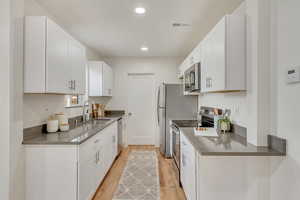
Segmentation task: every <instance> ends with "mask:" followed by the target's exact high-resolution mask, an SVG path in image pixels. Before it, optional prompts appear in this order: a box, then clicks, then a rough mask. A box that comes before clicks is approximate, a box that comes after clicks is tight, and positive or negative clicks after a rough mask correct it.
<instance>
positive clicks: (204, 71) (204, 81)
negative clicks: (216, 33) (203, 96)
mask: <svg viewBox="0 0 300 200" xmlns="http://www.w3.org/2000/svg"><path fill="white" fill-rule="evenodd" d="M208 68H209V38H208V37H206V38H205V39H204V40H203V42H202V62H201V92H208V91H209V82H208V80H209V70H208Z"/></svg>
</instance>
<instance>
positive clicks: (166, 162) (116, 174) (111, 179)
mask: <svg viewBox="0 0 300 200" xmlns="http://www.w3.org/2000/svg"><path fill="white" fill-rule="evenodd" d="M147 149H148V150H149V149H151V150H155V151H156V153H157V156H158V162H159V178H160V199H161V200H185V195H184V192H183V190H182V188H181V187H180V186H179V183H178V181H177V178H176V171H175V166H174V164H173V161H172V160H171V159H165V158H163V157H162V156H161V154H160V153H159V151H158V149H157V148H155V147H154V146H129V147H128V148H126V149H124V150H123V152H122V153H121V155H120V156H119V157H118V158H117V160H116V161H115V163H114V164H113V166H112V168H111V169H110V171H109V172H108V174H107V176H106V178H105V179H104V181H103V183H102V184H101V185H100V187H99V188H98V191H97V193H96V194H95V196H94V200H111V199H112V197H113V194H114V192H115V190H116V189H117V186H118V183H119V180H120V178H121V175H122V172H123V169H124V167H125V165H126V162H127V158H128V155H129V154H130V151H131V150H147Z"/></svg>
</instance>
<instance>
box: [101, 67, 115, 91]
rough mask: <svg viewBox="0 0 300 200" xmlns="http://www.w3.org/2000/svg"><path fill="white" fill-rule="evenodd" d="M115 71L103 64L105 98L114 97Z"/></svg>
mask: <svg viewBox="0 0 300 200" xmlns="http://www.w3.org/2000/svg"><path fill="white" fill-rule="evenodd" d="M112 87H113V71H112V68H111V67H110V66H109V65H107V64H106V63H103V96H112Z"/></svg>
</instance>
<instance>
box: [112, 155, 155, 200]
mask: <svg viewBox="0 0 300 200" xmlns="http://www.w3.org/2000/svg"><path fill="white" fill-rule="evenodd" d="M159 199H160V187H159V173H158V160H157V155H156V152H155V151H132V152H131V153H130V154H129V158H128V161H127V164H126V166H125V169H124V172H123V174H122V177H121V179H120V182H119V185H118V188H117V190H116V192H115V194H114V198H113V200H159Z"/></svg>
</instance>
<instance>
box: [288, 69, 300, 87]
mask: <svg viewBox="0 0 300 200" xmlns="http://www.w3.org/2000/svg"><path fill="white" fill-rule="evenodd" d="M286 77H287V83H298V82H300V66H297V67H293V68H290V69H288V70H287V71H286Z"/></svg>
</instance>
